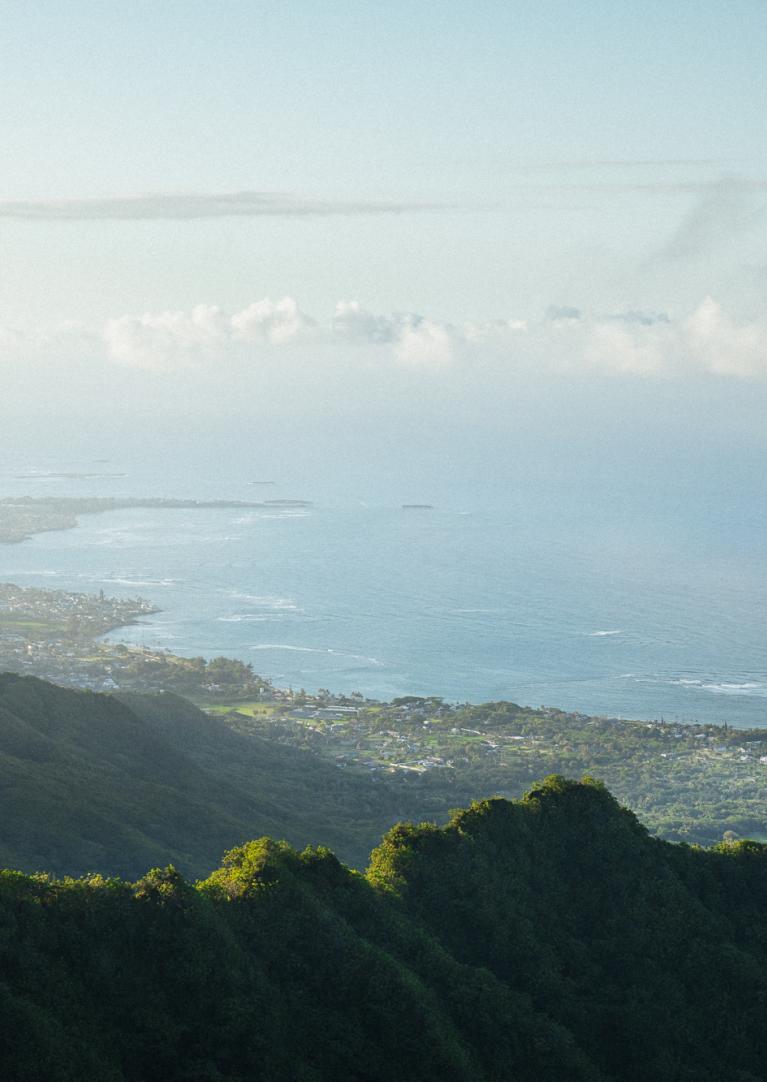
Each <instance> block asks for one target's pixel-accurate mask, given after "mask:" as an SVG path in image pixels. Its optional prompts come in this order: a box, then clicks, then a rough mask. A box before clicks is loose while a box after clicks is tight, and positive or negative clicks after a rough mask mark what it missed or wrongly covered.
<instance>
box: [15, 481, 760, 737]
mask: <svg viewBox="0 0 767 1082" xmlns="http://www.w3.org/2000/svg"><path fill="white" fill-rule="evenodd" d="M21 465H22V466H23V467H24V468H19V469H18V471H17V472H18V473H20V474H22V475H23V479H21V480H14V479H13V476H12V475H11V474H10V473H8V474H7V475H6V476H5V477H4V478H3V479H2V487H3V490H4V494H11V493H14V492H16V493H21V492H25V493H31V494H39V495H43V494H53V493H56V494H61V495H64V494H74V493H83V494H84V493H86V492H87V493H90V494H94V495H95V494H111V495H120V494H131V495H156V494H161V495H166V496H172V495H179V496H199V497H200V498H210V497H212V496H220V497H222V498H223V497H225V498H233V497H234V498H239V499H243V500H258V501H260V500H271V499H303V500H309V501H312V505H311V506H309V507H306V508H280V507H279V506H271V507H264V508H261V509H253V510H232V509H226V510H199V511H195V510H176V511H167V510H130V511H118V512H111V513H109V514H103V515H89V516H83V518H82V520H81V524H80V526H79V527H78V528H77V529H74V530H69V531H65V532H56V533H50V534H44V535H40V536H38V537H36V538H34V539H32V540H31V541H29V542H26V543H24V544H22V545H15V546H4V547H2V548H0V580H7V581H14V582H18V583H20V584H28V585H36V586H46V587H50V588H60V589H66V590H80V591H97V590H99V589H104V590H105V591H106V592H107V593H111V594H115V595H118V596H135V595H137V594H140V595H141V596H143V597H146V598H149V599H151V600H153V601H155V602H156V603H157V604H158V605H159V606H160V607H161V609H162V611H161V612H160V613H158V614H157V615H156V616H154V617H152V618H150V619H147V620H146V621H145V622H143V623H142V624H141V625H138V626H135V627H131V628H125V629H122V630H120V631H118V632H115V633H114V634H113V635H112V636H111V637H112V638H113V639H115V640H120V641H125V642H132V643H141V644H145V645H147V646H152V647H164V648H167V649H168V650H171V651H174V652H177V653H179V654H185V655H195V654H202V655H206V656H214V655H219V654H224V655H229V656H233V657H238V658H242V659H243V660H246V661H250V662H252V663H253V666H254V668H255V669H256V671H257V672H259V673H262V674H263V675H265V676H268V677H270V678H271V679H272V680H273V681H274V682H275V683H276V684H279V685H290V686H292V687H293V688H299V687H303V688H306V689H307V690H314V689H316V688H318V687H328V688H330V689H333V690H336V691H347V692H348V691H355V690H357V691H361V692H363V693H364V694H366V695H370V696H375V697H387V698H389V697H392V696H396V695H403V694H410V693H413V694H432V693H434V694H440V695H443V696H445V697H446V698H448V699H450V700H458V701H464V700H468V701H473V702H477V701H482V700H486V699H501V698H504V699H511V700H514V701H516V702H519V703H524V704H530V705H533V706H538V705H541V704H545V705H552V706H559V707H563V708H566V709H569V710H580V711H583V712H584V713H598V714H608V715H614V716H624V717H638V718H648V719H651V718H657V717H661V716H664V717H666V718H667V719H672V718H673V719H681V720H694V719H697V720H699V721H707V722H719V721H722V720H727V721H729V722H731V723H737V724H744V725H763V724H767V659H766V658H765V651H764V622H763V616H762V614H763V613H764V612H765V611H767V556H766V555H765V553H764V550H763V547H762V544H761V538H762V536H763V521H762V517H763V516H762V515H761V512H758V513H757V512H754V511H753V507H752V509H751V512H750V515H741V516H740V518H739V519H738V530H737V536H733V529H732V520H733V516H732V508H731V507H730V508H729V509H727V508H725V509H724V510H722V511H721V512H717V510H716V507H715V501H714V495H715V494H714V493H713V492H712V493H710V498H709V499H708V500H707V501H706V500H703V499H702V498H701V499H700V500H692V501H691V502H690V503H689V506H688V509H687V512H686V514H685V516H681V515H680V513H679V510H678V507H679V504H678V501H676V500H675V499H674V498H673V493H669V492H666V493H665V495H664V494H663V493H661V494H655V496H652V497H650V496H648V494H647V492H645V493H644V494H642V493H641V492H640V493H637V492H636V491H634V492H631V493H627V492H625V491H618V490H614V489H609V487H605V486H604V485H603V484H602V483H600V484H595V485H593V486H591V487H589V486H588V485H586V484H585V483H583V484H581V485H580V487H579V488H578V489H577V491H574V490H573V489H572V487H571V486H569V485H568V484H567V483H562V484H560V485H559V487H557V484H555V483H553V482H552V483H551V484H550V485H549V487H548V488H545V487H541V486H540V485H537V486H536V487H535V488H534V489H533V488H532V487H530V488H529V489H527V490H525V489H524V488H520V487H519V486H508V487H504V486H503V485H499V484H495V485H494V486H493V487H491V486H490V485H483V484H482V483H479V482H477V481H476V477H475V480H474V482H473V483H472V484H471V485H468V484H465V483H463V482H462V481H461V479H460V478H458V479H454V480H453V481H452V482H451V483H447V482H445V481H444V479H443V480H442V482H441V483H440V484H438V483H437V482H436V481H435V480H434V479H433V478H432V479H431V480H430V479H429V478H428V477H427V476H426V475H424V477H423V478H422V479H421V480H420V481H417V480H416V479H414V478H413V477H410V478H409V480H408V483H407V484H404V483H402V482H398V483H397V484H396V485H395V484H393V483H389V484H388V485H387V484H386V483H385V482H383V481H381V482H380V483H374V482H371V483H370V484H368V485H367V487H366V485H365V484H364V483H363V479H361V478H357V479H356V480H355V481H354V483H353V485H352V486H351V488H350V490H349V491H341V490H339V489H338V488H336V489H333V488H331V487H329V486H327V485H323V484H322V482H321V480H320V479H318V478H317V477H315V478H311V477H310V476H309V475H303V476H302V475H299V474H296V475H295V476H294V477H292V478H285V477H273V476H271V475H269V472H268V471H265V470H260V469H259V468H258V467H257V466H253V465H250V466H249V467H248V468H247V470H246V469H245V468H244V467H240V469H239V472H237V471H234V470H228V471H227V474H226V477H225V478H223V479H222V478H221V477H220V476H212V475H211V473H210V471H208V472H207V473H206V471H205V470H204V469H189V468H188V465H185V466H184V467H183V468H179V471H178V477H177V478H175V479H174V477H173V475H172V473H170V472H169V471H168V470H167V469H164V470H163V472H162V475H161V477H160V476H159V475H158V473H157V471H154V470H151V469H148V468H146V469H144V468H141V467H139V466H137V464H136V463H135V462H133V463H121V462H117V461H112V462H110V463H108V464H105V465H104V464H102V465H101V466H100V467H99V469H100V470H102V471H103V472H104V473H105V474H107V473H108V474H115V475H119V474H122V473H126V474H127V476H125V477H123V476H114V477H102V478H97V479H93V478H91V479H88V480H87V481H78V480H76V479H72V478H58V479H47V480H46V479H44V478H43V477H42V476H41V477H40V479H39V481H35V480H30V479H29V468H30V467H31V468H32V470H33V471H34V470H35V469H39V468H40V463H39V462H38V461H35V462H32V463H24V464H21ZM47 465H50V464H47ZM90 465H91V469H93V465H92V463H91V464H90ZM57 466H58V467H59V468H60V469H61V470H64V469H66V470H68V471H76V470H78V469H79V470H81V471H82V472H86V471H85V465H84V464H83V463H81V462H79V463H66V464H65V466H62V464H61V463H60V462H58V463H57ZM254 481H262V482H263V481H269V482H271V481H274V482H275V483H274V484H268V485H264V484H252V483H251V482H254ZM414 502H418V503H432V504H433V505H434V506H433V509H431V510H427V509H422V510H405V509H403V507H402V504H403V503H414ZM629 508H632V509H633V511H629V510H628V509H629ZM725 512H726V513H725Z"/></svg>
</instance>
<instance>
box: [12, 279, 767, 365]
mask: <svg viewBox="0 0 767 1082" xmlns="http://www.w3.org/2000/svg"><path fill="white" fill-rule="evenodd" d="M105 360H106V361H107V362H111V364H112V365H113V366H115V367H116V368H120V369H123V370H130V369H133V370H138V371H145V372H148V373H149V372H155V373H166V374H168V375H169V376H170V377H171V378H172V377H173V373H176V372H179V373H180V372H184V371H186V372H189V371H192V370H195V369H196V370H199V371H200V372H202V373H205V372H208V373H211V374H213V375H215V374H216V373H218V372H219V370H221V368H222V366H223V367H227V366H228V368H229V370H230V371H231V372H232V373H234V372H235V371H236V372H238V373H246V372H248V371H252V372H260V373H262V374H263V375H264V376H268V374H269V373H270V372H271V373H278V372H280V371H283V370H285V371H292V372H293V374H294V375H295V374H296V372H297V369H295V368H294V367H291V366H293V365H299V366H300V367H301V379H302V380H310V381H311V380H317V381H319V383H321V382H322V379H323V378H324V376H323V373H324V374H325V375H328V376H329V375H330V373H331V372H333V373H335V375H334V378H336V377H337V378H339V379H341V380H344V379H346V378H351V377H352V376H354V379H355V380H357V381H362V383H364V379H365V378H366V377H365V372H367V373H368V374H371V378H373V377H372V372H373V370H375V371H377V372H378V373H379V374H381V378H384V379H385V378H388V377H386V373H387V372H390V373H394V372H396V371H397V370H400V371H401V372H402V371H404V370H405V369H408V368H409V369H414V368H421V369H423V370H424V371H425V372H428V371H429V370H431V371H433V372H434V374H435V378H436V377H437V375H438V374H439V375H440V376H442V377H444V378H445V379H448V374H449V373H452V375H450V376H449V378H450V379H451V380H452V379H453V377H455V379H456V380H458V381H459V382H460V380H462V379H465V380H471V379H472V378H476V379H477V380H479V381H484V382H486V383H488V385H492V382H493V381H494V380H495V381H500V382H502V381H504V380H507V379H516V378H521V379H523V378H528V377H530V378H532V377H534V376H535V375H536V374H541V375H548V376H553V377H556V378H559V377H562V378H565V377H566V378H578V377H579V376H581V377H593V376H599V375H602V376H605V375H608V376H615V377H624V378H631V379H636V378H654V379H661V378H662V379H681V378H695V377H717V378H730V379H740V380H762V379H767V312H765V313H760V314H757V315H754V316H751V317H748V318H746V317H743V316H737V315H734V314H732V313H730V312H727V311H725V309H724V308H722V306H721V305H720V304H719V303H718V302H717V301H715V300H714V299H712V298H711V297H706V298H704V300H703V301H702V302H701V303H700V304H698V305H697V306H696V307H695V308H694V309H692V310H691V311H689V312H687V313H685V314H683V315H682V316H680V317H672V316H671V315H668V314H667V313H664V312H660V313H647V312H643V311H641V310H638V309H628V310H626V311H624V312H618V313H613V314H610V315H592V314H589V313H586V312H582V311H580V310H578V309H574V308H570V307H567V306H552V307H551V308H550V309H549V310H548V312H547V313H546V314H545V316H544V317H542V318H540V319H538V320H535V321H525V320H520V319H514V318H501V319H494V320H487V321H475V322H471V321H464V322H452V321H444V320H440V319H435V318H433V317H430V316H425V315H421V314H418V313H414V312H404V313H403V312H398V313H396V312H395V313H392V314H388V315H387V314H379V313H376V312H373V311H371V310H369V309H367V308H365V307H364V306H363V305H362V304H360V303H359V302H356V301H342V302H339V303H338V304H337V305H336V308H335V311H334V312H333V313H332V315H331V317H330V318H329V319H325V320H324V321H323V320H321V319H318V318H316V317H314V316H311V315H309V314H308V313H306V312H305V311H304V310H303V309H302V308H301V306H300V305H299V303H298V302H297V301H296V300H295V298H292V297H283V298H282V299H281V300H277V301H272V300H270V299H268V298H265V299H262V300H257V301H254V302H253V303H252V304H249V305H247V306H246V307H244V308H242V309H240V310H238V311H234V312H227V311H225V310H224V309H223V308H220V307H218V306H216V305H211V304H200V305H197V306H196V307H194V308H192V309H190V310H188V311H166V312H148V313H144V314H142V315H130V314H129V315H121V316H118V317H116V318H114V319H110V320H108V321H107V322H106V323H105V324H104V325H103V326H102V327H100V328H99V327H85V326H83V325H81V324H79V323H66V324H62V325H61V326H59V327H57V328H55V329H53V330H51V331H49V332H46V333H42V332H23V331H21V330H19V329H13V328H6V329H3V328H2V327H0V361H2V362H3V363H4V367H5V371H6V372H11V371H16V372H17V373H19V374H20V375H19V378H21V376H22V375H23V373H24V372H26V371H30V372H31V371H32V368H33V367H35V368H36V369H38V370H40V371H42V370H43V368H44V367H45V364H46V363H50V364H51V365H53V366H54V368H55V370H56V372H57V374H60V373H61V370H62V366H63V365H65V364H69V365H72V366H77V365H80V366H82V365H86V364H87V365H90V366H91V368H92V369H93V370H94V371H95V370H96V368H97V367H98V366H100V368H101V370H102V371H103V370H104V362H105ZM375 378H376V379H378V378H379V377H378V376H376V377H375ZM392 378H394V377H392ZM457 385H458V384H456V386H457Z"/></svg>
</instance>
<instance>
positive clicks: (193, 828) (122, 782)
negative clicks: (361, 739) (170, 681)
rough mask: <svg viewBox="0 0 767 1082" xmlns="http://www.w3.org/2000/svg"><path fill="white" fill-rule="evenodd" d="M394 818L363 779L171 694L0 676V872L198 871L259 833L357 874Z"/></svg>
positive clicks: (128, 873)
mask: <svg viewBox="0 0 767 1082" xmlns="http://www.w3.org/2000/svg"><path fill="white" fill-rule="evenodd" d="M398 811H401V809H398V808H397V807H395V806H393V805H392V804H391V802H389V803H387V802H386V798H385V796H384V795H383V794H380V793H379V792H378V790H376V789H375V788H374V787H371V786H369V785H368V784H366V779H364V778H359V777H356V776H354V775H353V774H349V775H347V774H345V773H344V772H343V771H340V770H338V769H337V768H336V767H335V766H333V765H332V764H329V763H326V762H323V761H322V760H320V759H318V758H317V757H315V756H312V755H310V754H307V753H305V752H301V751H298V750H295V749H293V748H288V747H282V746H279V745H277V744H274V743H270V742H269V741H266V740H261V739H259V738H257V737H250V736H249V737H244V736H241V735H239V734H237V733H234V732H232V731H231V730H230V729H228V728H227V727H226V726H225V725H224V724H223V723H222V722H221V721H220V720H218V719H217V718H214V717H209V716H208V715H206V714H203V713H202V712H201V711H199V710H197V709H196V707H194V706H192V705H191V704H190V703H188V702H186V701H185V700H183V699H178V698H176V697H175V696H172V695H157V696H152V695H147V696H144V695H133V696H125V697H124V699H123V700H122V701H120V700H118V699H117V698H116V697H114V696H110V695H100V694H95V693H93V692H88V691H71V690H68V689H65V688H61V687H58V686H56V685H54V684H49V683H47V682H45V681H42V680H37V679H35V678H34V677H21V676H16V675H13V674H10V673H6V674H2V675H0V822H2V827H1V828H0V866H6V867H16V868H21V869H23V870H26V871H40V870H45V871H52V872H55V873H56V874H59V875H61V874H72V875H79V874H83V873H85V872H88V871H99V872H102V873H104V874H113V875H114V874H116V875H125V876H128V877H131V878H133V877H135V876H137V875H140V874H141V873H142V872H143V871H145V870H146V868H147V867H149V866H151V865H154V864H167V863H168V862H169V861H170V862H173V863H174V864H175V865H176V866H178V867H179V868H180V869H182V870H183V872H184V873H185V874H190V875H203V874H205V873H206V872H208V871H210V869H211V868H212V867H214V866H215V864H216V863H217V861H218V860H219V858H220V855H221V853H222V852H223V851H224V850H225V849H228V848H230V847H231V846H232V845H236V844H238V843H240V842H243V841H245V840H247V839H248V838H252V837H255V836H259V835H261V834H264V833H269V834H274V835H275V836H277V837H280V838H287V839H288V840H289V841H290V842H291V843H292V844H295V845H298V846H304V845H306V844H309V843H311V842H317V841H320V840H323V841H327V842H329V843H331V844H332V845H333V846H334V847H336V848H337V849H338V851H339V853H340V854H341V855H342V856H343V858H344V859H345V860H347V861H350V862H357V863H359V864H360V866H364V862H365V860H366V858H367V854H368V853H369V852H370V848H371V846H372V845H373V844H374V843H375V839H376V838H379V837H380V836H381V833H382V831H383V830H384V829H386V827H387V826H389V825H390V824H391V823H393V822H394V821H395V820H396V818H397V812H398Z"/></svg>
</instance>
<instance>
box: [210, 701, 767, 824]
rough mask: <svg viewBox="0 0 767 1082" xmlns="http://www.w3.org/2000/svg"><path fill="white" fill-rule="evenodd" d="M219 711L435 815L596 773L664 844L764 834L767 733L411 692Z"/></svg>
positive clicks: (235, 723)
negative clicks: (537, 782) (455, 701)
mask: <svg viewBox="0 0 767 1082" xmlns="http://www.w3.org/2000/svg"><path fill="white" fill-rule="evenodd" d="M297 702H299V703H300V705H296V703H297ZM222 716H223V720H224V721H225V722H226V723H227V724H228V725H229V726H231V727H232V728H233V729H235V730H236V731H238V732H241V733H251V734H253V735H257V736H261V737H262V738H265V739H271V740H277V741H279V742H281V743H283V744H285V745H287V746H290V747H295V748H307V749H311V750H312V751H314V752H315V753H316V754H317V755H319V756H322V757H323V758H325V759H327V760H329V761H331V762H335V763H337V764H338V765H341V766H343V767H345V768H346V769H347V770H348V769H352V770H364V771H365V772H367V773H368V774H369V776H371V777H374V778H376V779H378V780H379V781H380V782H383V783H385V784H386V785H388V786H389V787H390V788H391V789H392V790H393V791H395V792H400V793H407V794H409V796H410V798H411V799H415V800H416V801H417V802H418V804H419V807H420V809H421V813H422V814H424V815H429V816H430V817H431V816H435V817H437V818H439V817H443V816H444V815H445V814H446V812H447V810H448V809H449V808H451V807H454V806H457V805H460V804H466V803H469V802H471V801H472V800H475V799H476V798H477V797H480V796H483V795H486V794H488V793H492V794H497V795H500V796H505V797H509V798H511V797H517V796H520V795H521V794H522V793H523V792H524V791H525V789H526V788H527V787H528V786H529V784H530V782H531V780H532V779H534V778H536V777H541V776H543V775H545V774H550V773H559V774H568V775H571V776H572V775H575V776H578V775H581V774H584V773H594V774H597V775H598V776H599V777H600V778H602V779H604V781H605V783H606V784H607V785H609V786H610V788H611V790H612V791H613V792H614V793H615V794H616V795H617V796H618V798H619V799H620V800H621V801H623V802H624V803H626V804H627V805H628V806H629V807H630V808H632V809H633V810H634V811H636V812H637V814H638V815H640V817H641V819H642V821H643V822H644V823H645V824H646V825H647V826H648V827H649V828H650V829H651V830H652V831H653V832H655V833H657V834H659V835H660V836H662V837H665V838H667V839H668V840H671V841H687V842H696V843H698V844H702V845H711V844H712V843H715V842H718V841H720V840H721V838H722V835H723V834H724V833H725V832H726V831H734V832H735V833H736V834H737V835H739V836H742V837H752V838H757V837H764V836H765V832H766V831H767V796H766V795H765V782H767V729H752V730H741V729H732V728H730V727H728V726H713V725H707V726H700V725H681V724H679V725H677V724H668V723H665V722H663V721H657V722H649V723H648V722H641V721H624V720H621V719H618V718H592V717H587V716H586V715H583V714H572V713H565V712H564V711H561V710H555V709H547V708H541V709H538V710H533V709H531V708H530V707H522V706H517V705H516V704H515V703H509V702H498V703H484V704H483V705H481V706H470V705H458V706H455V705H450V704H447V703H444V702H443V701H442V700H441V699H439V698H435V697H431V698H428V699H424V698H417V697H414V696H408V697H405V698H400V699H395V700H394V701H393V702H392V703H369V702H365V701H356V702H355V700H354V699H353V698H348V699H339V698H338V697H336V698H335V699H333V698H332V697H330V698H328V696H322V695H320V696H316V697H311V700H310V701H308V700H307V697H306V696H298V697H294V700H293V701H292V702H291V701H284V702H281V703H277V704H274V705H273V706H272V707H271V709H270V710H269V712H268V713H267V712H266V708H265V707H264V706H263V705H261V706H259V705H258V704H256V705H255V706H250V707H248V708H244V707H242V706H238V705H236V704H235V705H234V706H233V707H232V709H231V710H230V713H229V714H228V715H227V714H226V713H222ZM763 757H764V761H762V759H763Z"/></svg>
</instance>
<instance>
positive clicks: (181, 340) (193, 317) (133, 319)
mask: <svg viewBox="0 0 767 1082" xmlns="http://www.w3.org/2000/svg"><path fill="white" fill-rule="evenodd" d="M316 326H317V325H316V323H315V321H314V320H313V319H311V317H310V316H307V315H305V314H304V313H303V312H302V311H301V309H300V308H299V306H298V303H297V302H296V301H295V300H294V299H293V298H292V297H283V299H282V300H279V301H276V302H274V301H271V300H269V298H265V299H263V300H260V301H255V302H254V303H253V304H250V305H248V307H247V308H243V309H242V310H241V311H239V312H235V313H234V314H233V315H227V314H226V313H225V312H224V311H223V310H222V309H221V308H218V307H217V306H215V305H206V304H200V305H197V306H196V307H195V308H193V309H192V310H191V312H188V313H186V312H160V313H156V314H152V313H145V314H144V315H141V316H130V315H126V316H120V317H119V318H117V319H111V320H109V321H108V322H107V323H106V326H105V327H104V341H105V344H106V347H107V352H108V354H109V357H110V358H111V359H112V360H114V361H116V362H118V363H119V364H125V365H133V366H135V367H138V368H154V369H173V368H187V367H190V366H196V365H200V364H203V363H205V362H206V361H210V360H212V359H222V358H223V357H224V356H225V355H226V353H227V351H228V350H229V349H230V348H231V347H232V346H236V345H237V344H238V343H243V344H250V345H254V344H255V345H262V346H280V345H286V344H287V343H289V342H292V341H296V340H298V339H300V338H302V337H306V336H308V335H310V334H311V333H312V332H313V331H314V330H315V328H316Z"/></svg>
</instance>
